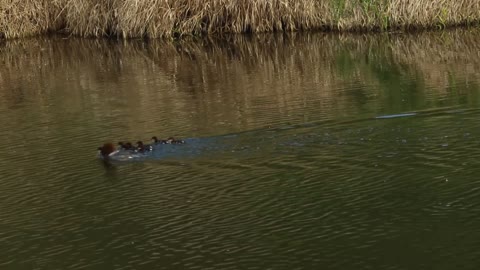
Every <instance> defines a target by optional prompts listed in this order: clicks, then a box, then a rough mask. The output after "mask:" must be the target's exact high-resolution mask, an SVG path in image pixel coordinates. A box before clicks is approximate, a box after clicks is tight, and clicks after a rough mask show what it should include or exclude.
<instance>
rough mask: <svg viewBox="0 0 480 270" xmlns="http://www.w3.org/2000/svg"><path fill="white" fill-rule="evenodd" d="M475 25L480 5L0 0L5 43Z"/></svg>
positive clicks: (371, 0) (441, 0)
mask: <svg viewBox="0 0 480 270" xmlns="http://www.w3.org/2000/svg"><path fill="white" fill-rule="evenodd" d="M479 21H480V0H268V1H267V0H204V1H193V0H75V1H71V0H0V36H3V37H6V38H15V37H23V36H29V35H34V34H41V33H46V32H56V31H65V32H67V33H71V34H74V35H79V36H85V37H86V36H93V37H99V36H116V37H122V38H138V37H148V38H158V37H168V38H170V37H175V36H183V35H203V34H216V33H245V32H254V33H258V32H271V31H297V30H314V29H329V30H337V31H372V30H374V31H390V30H399V29H400V30H405V29H422V28H445V27H449V26H453V25H465V24H476V23H478V22H479Z"/></svg>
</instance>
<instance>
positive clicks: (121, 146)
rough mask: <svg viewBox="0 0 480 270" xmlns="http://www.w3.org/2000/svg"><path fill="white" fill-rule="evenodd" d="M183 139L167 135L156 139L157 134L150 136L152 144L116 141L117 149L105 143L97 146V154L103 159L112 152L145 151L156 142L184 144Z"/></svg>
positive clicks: (151, 147)
mask: <svg viewBox="0 0 480 270" xmlns="http://www.w3.org/2000/svg"><path fill="white" fill-rule="evenodd" d="M184 143H185V141H184V140H177V139H175V138H173V137H168V138H167V139H166V140H163V139H158V137H157V136H153V137H152V144H144V143H143V142H142V141H137V143H136V144H135V145H133V144H132V143H131V142H118V144H117V145H118V149H117V148H116V147H115V145H114V144H113V143H105V144H103V146H100V147H98V151H99V155H100V156H101V157H102V158H103V159H108V158H109V157H110V156H111V155H112V154H113V153H114V152H118V151H131V152H136V153H145V152H149V151H153V150H154V145H157V144H184Z"/></svg>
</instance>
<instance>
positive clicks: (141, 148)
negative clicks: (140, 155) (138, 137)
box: [136, 141, 153, 152]
mask: <svg viewBox="0 0 480 270" xmlns="http://www.w3.org/2000/svg"><path fill="white" fill-rule="evenodd" d="M152 149H153V148H152V146H151V145H150V144H143V142H142V141H138V142H137V149H136V150H137V151H139V152H145V151H152Z"/></svg>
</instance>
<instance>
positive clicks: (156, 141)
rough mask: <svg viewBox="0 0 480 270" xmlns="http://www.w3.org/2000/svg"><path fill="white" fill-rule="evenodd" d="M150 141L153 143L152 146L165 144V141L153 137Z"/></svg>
mask: <svg viewBox="0 0 480 270" xmlns="http://www.w3.org/2000/svg"><path fill="white" fill-rule="evenodd" d="M152 141H153V143H154V144H167V141H166V140H159V139H158V138H157V136H153V137H152Z"/></svg>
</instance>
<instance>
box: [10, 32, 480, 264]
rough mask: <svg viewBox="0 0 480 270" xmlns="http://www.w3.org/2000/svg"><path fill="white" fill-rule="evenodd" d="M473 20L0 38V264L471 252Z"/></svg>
mask: <svg viewBox="0 0 480 270" xmlns="http://www.w3.org/2000/svg"><path fill="white" fill-rule="evenodd" d="M479 34H480V30H454V31H448V32H433V33H421V34H390V35H340V34H321V33H313V34H305V33H303V34H288V35H264V36H263V35H259V36H253V37H251V36H231V37H225V38H223V39H201V40H184V41H173V42H166V41H165V42H164V41H148V42H145V41H142V40H131V41H111V40H88V39H76V38H68V37H48V38H35V39H26V40H14V41H8V42H4V43H3V44H0V126H1V129H0V161H1V162H0V190H1V191H2V192H1V193H0V254H2V255H1V256H0V268H1V269H262V270H263V269H478V266H479V265H480V230H479V229H478V228H479V227H480V196H478V193H477V192H480V178H479V177H478V174H479V173H480V167H479V166H478V157H479V156H480V147H479V146H480V73H479V70H480V54H479V52H480V35H479ZM153 135H156V136H160V137H163V138H165V137H168V136H175V137H179V138H186V139H187V144H185V145H181V146H178V147H177V146H171V148H170V150H171V151H170V152H169V154H168V155H153V156H151V157H149V158H146V159H144V160H141V161H135V162H122V163H115V164H110V165H108V164H104V163H103V162H101V161H99V160H98V159H97V158H96V149H97V147H98V146H100V145H102V144H103V143H104V142H107V141H112V142H115V143H116V142H117V141H126V140H130V141H132V142H135V141H137V140H140V139H141V140H144V141H148V140H149V138H151V137H152V136H153ZM169 147H170V146H169ZM175 147H176V148H175Z"/></svg>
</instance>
